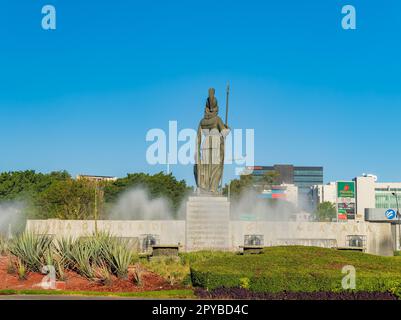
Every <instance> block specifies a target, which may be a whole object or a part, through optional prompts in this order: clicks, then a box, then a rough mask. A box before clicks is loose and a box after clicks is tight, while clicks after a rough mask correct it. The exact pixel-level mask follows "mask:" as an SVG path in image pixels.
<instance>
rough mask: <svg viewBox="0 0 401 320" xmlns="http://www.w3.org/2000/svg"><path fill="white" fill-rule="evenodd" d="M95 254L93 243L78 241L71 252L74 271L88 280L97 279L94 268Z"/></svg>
mask: <svg viewBox="0 0 401 320" xmlns="http://www.w3.org/2000/svg"><path fill="white" fill-rule="evenodd" d="M93 254H94V247H93V243H91V242H90V241H87V240H84V239H81V240H77V241H76V242H75V245H74V246H73V247H72V250H71V256H72V260H73V263H74V266H73V269H74V270H75V271H76V272H78V273H79V274H81V275H83V276H84V277H86V278H88V279H93V278H94V277H95V273H94V269H93V267H92V261H93Z"/></svg>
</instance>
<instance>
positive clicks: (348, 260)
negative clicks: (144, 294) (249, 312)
mask: <svg viewBox="0 0 401 320" xmlns="http://www.w3.org/2000/svg"><path fill="white" fill-rule="evenodd" d="M346 265H352V266H354V267H355V270H356V288H355V290H356V291H369V292H386V291H389V292H392V293H394V294H396V295H398V296H400V295H401V257H381V256H375V255H370V254H366V253H361V252H351V251H338V250H335V249H324V248H317V247H304V246H287V247H269V248H265V249H264V250H263V253H262V254H259V255H235V254H232V255H225V256H222V257H218V256H216V257H211V258H209V259H205V260H203V261H198V262H196V261H195V262H193V263H192V264H191V278H192V282H193V285H195V286H200V287H203V288H207V289H215V288H218V287H243V288H247V289H249V290H252V291H255V292H271V293H275V292H284V291H287V292H316V291H332V292H339V291H342V290H343V289H342V285H341V281H342V278H343V277H344V276H345V274H343V273H342V268H343V267H344V266H346Z"/></svg>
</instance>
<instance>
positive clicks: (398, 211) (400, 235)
mask: <svg viewBox="0 0 401 320" xmlns="http://www.w3.org/2000/svg"><path fill="white" fill-rule="evenodd" d="M392 195H393V196H394V197H395V203H396V204H397V218H398V247H400V245H401V232H400V231H401V225H400V222H401V221H400V219H401V215H400V207H399V206H398V195H397V192H392Z"/></svg>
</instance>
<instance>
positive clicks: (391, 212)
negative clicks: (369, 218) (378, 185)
mask: <svg viewBox="0 0 401 320" xmlns="http://www.w3.org/2000/svg"><path fill="white" fill-rule="evenodd" d="M384 214H385V215H386V218H387V219H389V220H393V219H394V218H395V216H396V215H397V214H396V212H395V211H394V210H393V209H388V210H387V211H386V212H385V213H384Z"/></svg>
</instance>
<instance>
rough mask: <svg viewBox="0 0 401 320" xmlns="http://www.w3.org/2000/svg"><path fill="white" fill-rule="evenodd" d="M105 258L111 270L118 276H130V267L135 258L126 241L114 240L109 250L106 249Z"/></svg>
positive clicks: (124, 277)
mask: <svg viewBox="0 0 401 320" xmlns="http://www.w3.org/2000/svg"><path fill="white" fill-rule="evenodd" d="M105 258H106V263H108V264H109V265H110V267H111V271H112V272H113V273H114V274H115V275H116V276H117V277H118V278H123V279H126V278H127V277H128V267H129V266H130V264H131V262H132V260H133V252H132V251H131V250H129V249H128V247H127V245H126V243H124V241H121V240H114V241H113V242H112V243H111V245H110V248H109V250H108V251H105Z"/></svg>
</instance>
